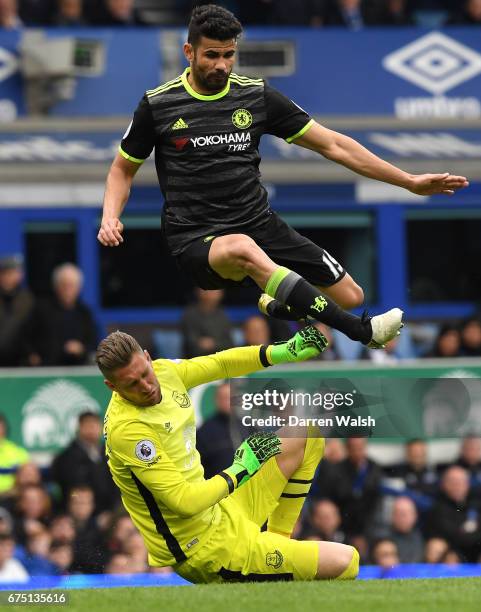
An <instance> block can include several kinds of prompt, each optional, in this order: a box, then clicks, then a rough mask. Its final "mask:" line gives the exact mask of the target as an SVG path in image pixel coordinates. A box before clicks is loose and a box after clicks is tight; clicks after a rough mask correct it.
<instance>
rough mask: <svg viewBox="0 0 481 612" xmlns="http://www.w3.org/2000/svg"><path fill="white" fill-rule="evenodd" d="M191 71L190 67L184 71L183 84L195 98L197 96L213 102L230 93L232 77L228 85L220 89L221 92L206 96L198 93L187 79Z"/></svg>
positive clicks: (199, 98)
mask: <svg viewBox="0 0 481 612" xmlns="http://www.w3.org/2000/svg"><path fill="white" fill-rule="evenodd" d="M189 72H190V68H186V69H185V70H184V72H183V73H182V76H181V79H182V84H183V85H184V87H185V89H186V91H187V93H189V94H190V95H191V96H192V97H193V98H197V100H204V102H212V101H214V100H219V98H223V97H224V96H225V95H227V94H228V93H229V89H230V78H229V79H228V81H227V85H226V86H225V87H224V89H223V90H222V91H219V93H216V94H213V95H212V96H205V95H203V94H200V93H197V92H196V91H195V89H192V87H191V86H190V84H189V81H188V80H187V75H188V74H189Z"/></svg>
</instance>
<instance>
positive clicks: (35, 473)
mask: <svg viewBox="0 0 481 612" xmlns="http://www.w3.org/2000/svg"><path fill="white" fill-rule="evenodd" d="M42 484H43V482H42V472H41V471H40V468H39V467H38V465H37V464H36V463H33V462H32V461H29V462H28V463H24V464H23V465H20V466H19V467H18V468H17V470H16V472H15V485H14V489H15V490H16V491H20V490H21V489H23V487H26V486H27V485H42Z"/></svg>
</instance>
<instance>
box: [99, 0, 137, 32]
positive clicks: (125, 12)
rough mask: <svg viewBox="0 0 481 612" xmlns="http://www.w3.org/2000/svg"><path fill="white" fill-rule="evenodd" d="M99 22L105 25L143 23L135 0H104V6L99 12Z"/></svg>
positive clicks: (126, 25) (125, 25)
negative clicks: (135, 5)
mask: <svg viewBox="0 0 481 612" xmlns="http://www.w3.org/2000/svg"><path fill="white" fill-rule="evenodd" d="M99 24H100V25H105V26H123V27H128V26H135V25H141V24H142V22H141V21H140V19H139V17H138V15H137V11H136V9H135V7H134V0H104V7H103V10H102V11H101V13H100V14H99Z"/></svg>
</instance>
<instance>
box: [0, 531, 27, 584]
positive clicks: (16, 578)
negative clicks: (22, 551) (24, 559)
mask: <svg viewBox="0 0 481 612" xmlns="http://www.w3.org/2000/svg"><path fill="white" fill-rule="evenodd" d="M14 550H15V540H14V539H13V537H12V536H11V535H10V534H8V533H0V583H3V584H5V583H8V582H27V581H28V579H29V576H28V572H27V570H26V569H25V568H24V566H23V565H22V564H21V563H20V561H17V559H14V558H13V552H14Z"/></svg>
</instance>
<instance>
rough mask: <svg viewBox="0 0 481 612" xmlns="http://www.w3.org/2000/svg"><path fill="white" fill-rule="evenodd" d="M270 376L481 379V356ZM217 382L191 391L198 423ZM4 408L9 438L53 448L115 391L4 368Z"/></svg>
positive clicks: (83, 374)
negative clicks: (78, 422)
mask: <svg viewBox="0 0 481 612" xmlns="http://www.w3.org/2000/svg"><path fill="white" fill-rule="evenodd" d="M254 376H256V377H259V376H261V377H265V378H271V379H273V378H281V379H282V378H289V379H295V378H333V379H334V378H350V379H351V378H352V379H356V378H365V377H386V378H390V377H395V378H411V379H412V378H459V379H463V378H468V379H480V380H481V361H480V360H474V359H473V360H472V359H469V360H468V359H464V360H421V361H413V362H409V363H398V364H395V365H394V366H393V365H387V366H377V365H373V364H372V363H370V362H343V363H340V362H329V363H322V362H311V363H306V364H302V365H299V364H297V365H293V366H279V367H276V368H269V369H268V370H264V371H262V372H259V373H256V374H255V375H254ZM214 391H215V383H214V384H209V385H202V386H201V387H197V388H196V389H193V390H191V393H190V394H191V396H192V400H193V402H194V405H195V406H196V408H197V412H198V416H199V422H200V421H201V420H202V418H206V417H208V416H209V415H210V414H212V412H213V410H214ZM0 398H1V402H0V412H1V413H2V414H4V415H5V416H6V418H7V421H8V425H9V438H10V439H11V440H13V441H14V442H16V443H18V444H20V445H22V446H24V447H25V448H27V449H28V450H29V451H31V452H36V453H40V452H45V453H52V452H55V451H57V450H59V449H60V448H63V447H64V446H66V445H67V444H68V443H69V442H70V440H71V439H72V438H73V437H74V435H75V430H76V426H77V421H78V415H79V414H81V413H82V412H85V411H93V412H97V413H98V414H99V415H101V416H102V417H103V415H104V413H105V409H106V407H107V404H108V401H109V398H110V391H109V390H108V389H107V388H106V387H105V385H104V383H103V380H102V377H101V375H100V374H99V372H98V370H97V369H96V368H95V367H85V368H43V369H15V370H13V369H8V370H7V369H4V370H1V369H0Z"/></svg>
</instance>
